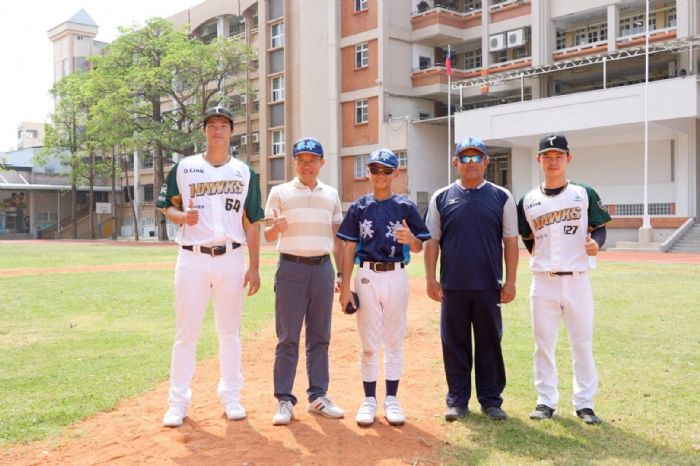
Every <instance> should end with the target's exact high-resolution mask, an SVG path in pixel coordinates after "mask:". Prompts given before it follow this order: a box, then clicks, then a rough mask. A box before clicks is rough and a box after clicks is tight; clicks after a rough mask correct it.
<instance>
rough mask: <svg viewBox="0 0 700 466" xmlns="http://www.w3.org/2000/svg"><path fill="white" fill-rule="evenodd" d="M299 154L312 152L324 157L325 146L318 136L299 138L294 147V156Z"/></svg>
mask: <svg viewBox="0 0 700 466" xmlns="http://www.w3.org/2000/svg"><path fill="white" fill-rule="evenodd" d="M299 154H311V155H318V156H319V157H323V146H322V145H321V143H320V142H318V139H316V138H301V139H297V142H295V143H294V147H293V148H292V157H296V156H297V155H299Z"/></svg>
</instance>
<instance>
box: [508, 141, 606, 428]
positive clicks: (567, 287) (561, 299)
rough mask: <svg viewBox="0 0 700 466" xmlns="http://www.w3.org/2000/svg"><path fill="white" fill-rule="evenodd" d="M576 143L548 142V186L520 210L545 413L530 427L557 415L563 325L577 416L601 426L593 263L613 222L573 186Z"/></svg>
mask: <svg viewBox="0 0 700 466" xmlns="http://www.w3.org/2000/svg"><path fill="white" fill-rule="evenodd" d="M571 158H572V155H571V153H570V152H569V143H568V141H567V140H566V137H564V136H562V135H560V134H551V135H547V136H544V137H543V138H542V139H541V140H540V146H539V151H538V153H537V162H538V163H539V164H540V166H541V167H542V173H543V175H544V182H543V183H542V184H541V185H539V186H537V187H536V188H535V189H533V190H532V191H530V192H529V193H527V194H526V195H525V196H524V197H523V198H522V199H521V200H520V203H519V204H518V221H519V229H520V234H521V235H522V237H523V243H525V246H526V247H527V249H528V250H529V251H530V253H531V254H532V257H531V258H530V270H531V271H532V275H533V277H532V287H531V289H530V308H531V312H532V331H533V333H534V336H535V388H536V389H537V405H536V406H535V410H534V411H532V412H531V413H530V419H535V420H543V419H549V418H551V417H552V415H553V414H554V411H555V410H556V409H557V404H558V402H559V391H558V389H557V365H556V359H555V357H554V351H555V349H556V346H557V335H558V333H559V321H560V320H563V321H564V324H565V325H566V330H567V332H568V333H569V340H570V341H571V352H572V353H573V364H574V396H573V403H574V410H575V411H576V415H577V416H578V417H579V418H581V419H582V420H583V421H584V422H585V423H586V424H599V423H600V418H599V417H598V416H597V415H596V414H595V411H593V396H594V395H595V393H596V392H597V390H598V374H597V371H596V368H595V362H594V360H593V292H592V291H591V281H590V278H589V276H588V269H589V268H590V265H589V257H594V256H595V255H596V254H598V249H599V248H600V247H601V246H602V245H603V244H604V243H605V239H606V236H607V233H606V230H605V224H606V223H607V222H609V221H610V215H608V212H607V211H606V210H605V206H604V205H603V203H602V202H601V200H600V197H599V196H598V193H596V192H595V191H594V190H593V188H591V187H589V186H584V185H579V184H574V183H571V182H569V180H567V178H566V167H567V166H568V165H569V163H570V162H571Z"/></svg>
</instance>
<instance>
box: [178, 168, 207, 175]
mask: <svg viewBox="0 0 700 466" xmlns="http://www.w3.org/2000/svg"><path fill="white" fill-rule="evenodd" d="M182 172H183V173H184V174H185V175H186V174H188V173H204V170H202V169H201V168H185V169H184V170H183V171H182Z"/></svg>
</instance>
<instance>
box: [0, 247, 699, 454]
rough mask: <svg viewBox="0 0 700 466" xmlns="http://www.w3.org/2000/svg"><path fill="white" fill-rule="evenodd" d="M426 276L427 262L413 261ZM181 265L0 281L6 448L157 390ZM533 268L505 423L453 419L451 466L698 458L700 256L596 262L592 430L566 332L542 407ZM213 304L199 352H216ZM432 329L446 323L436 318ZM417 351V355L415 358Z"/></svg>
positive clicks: (36, 254)
mask: <svg viewBox="0 0 700 466" xmlns="http://www.w3.org/2000/svg"><path fill="white" fill-rule="evenodd" d="M175 255H176V250H175V249H174V248H173V247H172V246H162V247H160V246H153V247H109V246H103V245H87V246H86V245H85V244H84V243H83V244H71V243H55V244H54V243H50V244H45V243H37V244H32V245H21V244H17V245H15V244H7V243H5V244H2V245H0V271H3V270H8V269H20V268H23V267H63V266H78V265H107V264H115V263H120V264H123V263H155V262H158V263H162V262H169V261H170V262H172V263H173V265H174V260H175ZM274 257H275V254H274V253H273V252H272V251H267V252H264V253H263V264H268V265H263V267H262V281H263V289H262V291H261V292H260V293H258V295H256V296H255V297H253V298H251V299H248V300H247V301H246V308H245V318H244V319H243V322H244V325H245V327H244V331H247V332H250V331H252V330H254V329H256V328H259V327H260V326H262V325H267V324H270V323H271V322H272V308H273V302H272V286H271V283H272V276H273V273H274V265H271V264H272V263H273V262H274ZM409 270H410V273H411V274H412V275H414V276H416V275H421V271H422V267H420V258H418V259H417V260H416V264H414V265H413V266H412V267H410V268H409ZM172 280H173V270H172V269H166V270H150V271H145V270H144V271H138V272H99V273H94V272H93V273H71V274H54V275H47V274H42V275H23V276H17V277H11V276H3V277H0V347H2V348H3V351H2V352H0V368H2V370H1V371H0V393H2V395H3V396H2V397H0V445H5V446H7V445H11V444H14V443H20V442H28V441H31V440H36V439H40V438H44V437H46V436H49V435H53V434H55V433H57V432H59V431H60V430H61V429H62V427H63V426H65V425H67V424H69V423H72V422H75V421H76V420H79V419H81V418H84V417H86V416H89V415H91V414H93V413H95V412H99V411H103V410H107V409H110V408H112V407H113V406H114V405H115V404H116V403H118V401H120V400H123V399H125V398H128V397H131V396H134V395H135V394H138V393H141V392H143V391H145V390H148V389H150V388H152V387H154V386H155V385H156V384H158V383H160V382H161V381H162V380H164V379H165V378H167V373H168V364H169V359H170V347H171V345H172V338H173V321H174V318H173V312H174V311H173V296H172ZM529 283H530V274H529V272H528V271H527V264H526V262H524V261H523V262H522V263H521V266H520V269H519V274H518V298H516V301H515V303H514V304H512V305H508V306H505V307H504V323H505V333H504V340H503V346H504V355H505V358H506V367H507V370H508V387H507V389H506V392H505V393H504V398H505V400H506V401H505V404H504V408H506V410H507V411H508V412H509V413H510V414H511V419H510V420H509V421H507V423H501V424H498V425H497V424H496V423H493V422H487V421H486V420H485V419H484V417H483V416H471V417H468V418H467V419H465V420H464V421H463V422H457V423H453V424H449V425H448V434H447V438H446V439H445V446H444V451H443V452H442V453H443V456H444V457H445V458H446V459H447V462H448V463H450V464H531V463H541V464H567V465H568V464H589V463H591V462H593V463H598V464H700V430H699V428H698V424H699V423H698V418H699V417H700V408H699V406H700V404H699V403H698V401H697V398H698V393H699V392H700V313H699V312H700V286H698V283H700V266H697V265H666V264H653V265H652V264H631V263H614V262H603V263H600V265H599V268H598V269H597V270H596V271H595V272H594V273H593V285H594V290H595V294H596V310H597V314H596V319H597V320H596V334H595V354H596V360H597V363H598V368H599V372H600V379H601V388H600V395H599V397H598V398H597V405H596V409H597V411H598V412H599V413H600V414H601V416H602V417H603V418H604V419H605V421H606V422H605V423H604V424H603V425H602V426H600V427H595V428H590V427H588V426H584V425H582V423H580V422H578V421H576V420H575V419H573V418H572V416H571V413H570V412H569V411H570V410H571V408H570V402H569V400H570V397H571V363H570V351H569V346H568V342H567V339H566V335H565V333H564V332H563V330H562V333H561V335H560V344H559V348H558V361H559V367H560V377H559V379H560V390H561V398H562V401H561V405H560V409H561V410H562V411H564V414H563V415H562V416H561V417H560V418H559V419H556V420H554V421H553V422H546V423H533V422H529V421H527V419H526V415H527V412H528V411H529V410H530V409H532V408H533V407H534V402H535V393H534V389H533V387H532V375H531V372H532V349H533V348H532V347H533V343H532V335H531V329H530V318H529V304H528V300H527V293H528V291H527V290H528V287H529ZM211 320H212V317H211V313H208V317H207V322H205V325H204V326H203V333H202V338H201V340H200V345H199V356H200V358H205V357H209V356H211V355H213V353H214V351H215V347H216V337H215V334H214V326H213V322H212V321H211ZM434 324H435V331H437V321H436V322H435V323H434ZM408 357H410V356H408Z"/></svg>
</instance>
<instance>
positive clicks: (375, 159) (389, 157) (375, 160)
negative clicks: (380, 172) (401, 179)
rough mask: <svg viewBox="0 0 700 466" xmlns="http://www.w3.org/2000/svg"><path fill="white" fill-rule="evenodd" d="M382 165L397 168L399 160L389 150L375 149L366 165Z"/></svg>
mask: <svg viewBox="0 0 700 466" xmlns="http://www.w3.org/2000/svg"><path fill="white" fill-rule="evenodd" d="M373 164H378V165H384V166H385V167H391V168H398V166H399V159H398V158H396V154H394V153H393V152H392V151H390V150H389V149H377V150H375V151H374V152H372V153H371V154H369V157H368V158H367V165H373Z"/></svg>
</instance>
